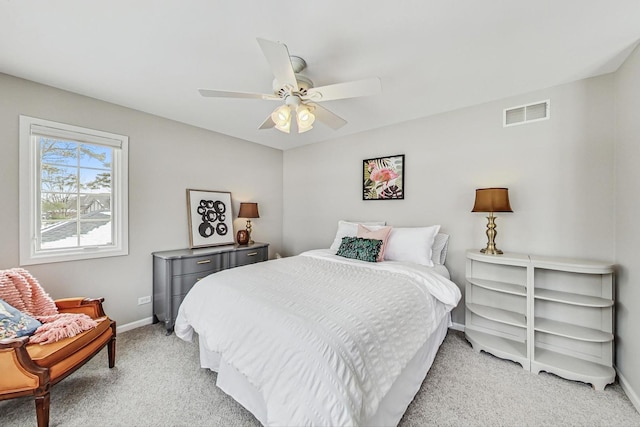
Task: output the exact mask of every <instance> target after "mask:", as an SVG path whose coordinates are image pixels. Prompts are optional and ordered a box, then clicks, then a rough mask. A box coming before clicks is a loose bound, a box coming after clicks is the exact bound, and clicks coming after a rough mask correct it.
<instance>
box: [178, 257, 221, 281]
mask: <svg viewBox="0 0 640 427" xmlns="http://www.w3.org/2000/svg"><path fill="white" fill-rule="evenodd" d="M228 257H229V253H228V252H224V253H218V254H209V255H202V256H197V257H192V258H179V259H174V260H172V262H173V275H174V276H179V275H181V274H191V273H202V272H205V271H209V272H210V273H215V272H216V271H220V270H222V269H224V268H227V265H228Z"/></svg>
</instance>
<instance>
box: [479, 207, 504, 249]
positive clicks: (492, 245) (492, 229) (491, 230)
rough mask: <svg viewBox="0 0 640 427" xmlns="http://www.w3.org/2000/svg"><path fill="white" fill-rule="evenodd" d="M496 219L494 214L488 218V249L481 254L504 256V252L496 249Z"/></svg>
mask: <svg viewBox="0 0 640 427" xmlns="http://www.w3.org/2000/svg"><path fill="white" fill-rule="evenodd" d="M497 234H498V231H497V230H496V217H495V216H493V212H491V213H490V214H489V216H488V217H487V239H488V241H487V247H486V248H484V249H480V252H482V253H483V254H487V255H502V253H503V252H502V251H501V250H500V249H498V248H496V235H497Z"/></svg>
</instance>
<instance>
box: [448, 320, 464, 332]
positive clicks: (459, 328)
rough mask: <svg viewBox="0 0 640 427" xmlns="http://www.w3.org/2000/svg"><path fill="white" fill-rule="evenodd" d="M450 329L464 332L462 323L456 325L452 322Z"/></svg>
mask: <svg viewBox="0 0 640 427" xmlns="http://www.w3.org/2000/svg"><path fill="white" fill-rule="evenodd" d="M449 328H450V329H453V330H456V331H460V332H464V325H463V324H462V323H456V322H452V324H451V326H449Z"/></svg>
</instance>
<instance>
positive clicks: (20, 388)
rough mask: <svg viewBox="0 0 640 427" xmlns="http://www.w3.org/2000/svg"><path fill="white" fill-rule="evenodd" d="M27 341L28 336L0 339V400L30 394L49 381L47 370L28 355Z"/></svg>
mask: <svg viewBox="0 0 640 427" xmlns="http://www.w3.org/2000/svg"><path fill="white" fill-rule="evenodd" d="M28 341H29V337H20V338H8V339H4V340H0V371H1V372H2V381H1V382H0V400H3V399H6V398H11V397H17V396H22V395H24V394H25V393H26V394H30V393H31V392H32V391H33V390H35V389H39V388H41V387H43V386H45V385H46V384H48V383H49V370H48V369H45V368H42V367H40V366H38V365H36V364H35V363H34V362H33V360H31V357H29V353H28V352H27V349H26V345H27V342H28Z"/></svg>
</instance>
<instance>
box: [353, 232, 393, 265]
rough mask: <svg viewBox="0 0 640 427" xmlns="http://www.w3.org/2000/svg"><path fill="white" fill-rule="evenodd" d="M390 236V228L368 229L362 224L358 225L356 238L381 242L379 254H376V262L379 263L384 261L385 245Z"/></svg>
mask: <svg viewBox="0 0 640 427" xmlns="http://www.w3.org/2000/svg"><path fill="white" fill-rule="evenodd" d="M390 234H391V227H383V226H373V227H371V228H369V227H365V226H364V225H362V224H358V235H357V236H356V237H362V238H363V239H375V240H382V246H380V253H379V254H378V262H381V261H383V260H384V248H385V246H386V245H387V240H389V235H390Z"/></svg>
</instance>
